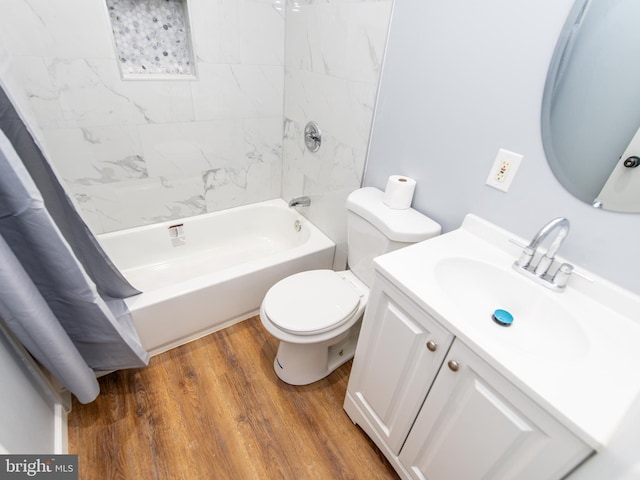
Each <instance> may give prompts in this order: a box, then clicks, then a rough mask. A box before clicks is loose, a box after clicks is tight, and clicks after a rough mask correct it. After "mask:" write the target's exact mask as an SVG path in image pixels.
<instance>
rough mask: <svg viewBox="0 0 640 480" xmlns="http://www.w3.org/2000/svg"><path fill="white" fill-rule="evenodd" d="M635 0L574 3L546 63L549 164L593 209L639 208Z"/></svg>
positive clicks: (639, 68)
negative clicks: (548, 66)
mask: <svg viewBox="0 0 640 480" xmlns="http://www.w3.org/2000/svg"><path fill="white" fill-rule="evenodd" d="M636 19H640V2H639V1H638V0H576V3H575V5H574V7H573V9H572V11H571V13H570V15H569V18H568V20H567V22H566V24H565V27H564V29H563V31H562V34H561V35H560V38H559V40H558V44H557V45H556V50H555V53H554V56H553V59H552V61H551V65H550V68H549V72H548V75H547V82H546V85H545V92H544V98H543V105H542V123H541V126H542V139H543V144H544V149H545V153H546V156H547V160H548V161H549V165H550V166H551V169H552V170H553V172H554V174H555V175H556V177H557V178H558V180H559V181H560V183H561V184H562V185H563V186H564V187H565V188H566V189H567V190H568V191H569V192H570V193H572V194H573V195H574V196H576V197H577V198H579V199H580V200H582V201H584V202H587V203H589V204H591V205H593V206H595V207H599V208H603V209H605V210H613V211H620V212H640V133H639V131H640V28H638V25H637V24H636Z"/></svg>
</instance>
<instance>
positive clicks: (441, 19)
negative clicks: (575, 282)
mask: <svg viewBox="0 0 640 480" xmlns="http://www.w3.org/2000/svg"><path fill="white" fill-rule="evenodd" d="M571 4H572V2H571V0H544V1H540V2H522V1H518V2H514V1H510V0H489V1H486V2H474V1H472V0H457V1H454V2H435V1H433V0H396V4H395V7H394V8H395V9H394V14H393V16H394V18H393V22H392V26H391V33H390V39H389V44H388V53H387V57H386V59H385V67H384V73H383V79H382V85H381V92H380V96H379V103H378V106H377V110H376V120H375V123H374V131H373V135H372V143H371V146H370V153H369V158H368V165H367V173H366V178H365V184H367V185H373V186H377V187H379V188H384V186H385V184H386V179H387V177H388V176H389V175H391V174H395V173H400V174H403V175H408V176H411V177H414V178H415V179H416V180H417V182H418V186H417V188H416V193H415V199H414V203H413V205H414V207H416V208H417V209H418V210H421V211H423V212H425V213H427V214H429V215H431V216H432V217H433V218H434V219H435V220H437V221H439V222H440V223H441V224H442V225H443V227H444V230H445V231H447V230H451V229H454V228H457V227H458V226H459V225H460V223H461V221H462V218H463V216H464V215H465V214H466V213H469V212H471V213H476V214H478V215H480V216H482V217H484V218H486V219H487V220H489V221H492V222H494V223H496V224H498V225H500V226H502V227H505V228H506V229H508V230H511V231H513V232H515V233H516V234H518V235H521V236H523V237H525V238H530V237H531V236H532V235H533V234H534V233H535V232H536V231H537V230H538V229H539V228H540V227H541V226H542V225H543V224H545V223H546V222H547V221H548V220H550V219H551V218H554V217H556V216H565V217H567V218H569V220H570V221H571V232H570V234H569V237H568V238H567V241H566V242H565V244H564V245H563V247H562V249H561V254H562V255H563V256H565V257H567V258H568V259H569V260H570V261H572V262H573V263H574V264H576V265H578V266H584V267H585V268H587V269H589V270H591V271H593V272H595V273H597V274H600V275H602V276H604V277H606V278H608V279H610V280H612V281H613V282H615V283H618V284H620V285H622V286H623V287H625V288H627V289H629V290H632V291H634V292H636V293H640V282H638V275H637V272H638V271H639V270H640V255H638V254H637V250H636V248H635V244H636V243H637V240H638V237H639V234H640V215H637V214H619V213H610V212H603V211H599V210H595V209H593V208H592V207H590V206H588V205H586V204H583V203H581V202H579V201H578V200H576V199H574V198H573V197H572V196H571V195H569V194H568V193H566V192H565V190H564V189H563V188H562V187H561V186H560V184H559V183H558V182H557V180H556V179H555V177H554V176H553V174H552V172H551V170H550V168H549V166H548V165H547V162H546V160H545V155H544V151H543V148H542V143H541V136H540V108H541V103H542V92H543V88H544V82H545V77H546V70H547V66H548V64H549V61H550V59H551V55H552V53H553V48H554V46H555V41H556V39H557V36H558V33H559V32H560V30H561V28H562V25H563V23H564V19H565V17H566V15H567V13H568V11H569V9H570V7H571ZM499 148H506V149H508V150H512V151H514V152H518V153H521V154H523V155H524V156H525V158H524V160H523V163H522V166H521V168H520V170H519V171H518V174H517V176H516V177H515V179H514V182H513V184H512V187H511V190H510V191H509V192H508V193H502V192H500V191H498V190H495V189H492V188H490V187H488V186H486V185H485V180H486V178H487V176H488V174H489V169H490V167H491V165H492V163H493V160H494V158H495V156H496V153H497V151H498V149H499Z"/></svg>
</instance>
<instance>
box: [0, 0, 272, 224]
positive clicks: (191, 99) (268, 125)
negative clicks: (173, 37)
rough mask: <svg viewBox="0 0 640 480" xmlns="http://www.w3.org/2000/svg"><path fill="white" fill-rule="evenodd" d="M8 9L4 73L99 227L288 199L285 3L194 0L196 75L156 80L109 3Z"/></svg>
mask: <svg viewBox="0 0 640 480" xmlns="http://www.w3.org/2000/svg"><path fill="white" fill-rule="evenodd" d="M2 3H3V4H2V7H1V8H2V15H0V41H1V42H2V45H3V47H4V48H3V49H2V50H0V56H2V58H0V61H1V63H2V64H4V65H9V66H8V67H6V68H4V69H3V71H4V72H5V73H6V72H10V75H11V77H12V78H13V79H14V80H15V81H12V82H11V84H12V85H16V84H20V85H21V88H22V89H24V93H26V97H27V98H28V99H29V100H28V103H29V107H30V109H31V111H32V113H33V117H34V118H36V122H37V127H39V131H41V132H42V139H43V143H44V147H45V149H46V151H47V153H48V154H49V156H50V158H51V159H52V163H53V164H54V166H55V168H56V169H57V171H58V173H59V174H60V176H61V177H62V178H63V180H64V182H65V184H66V187H67V189H68V191H69V192H70V193H71V194H72V196H73V197H74V198H75V200H76V202H77V203H78V205H79V206H80V208H81V212H82V215H83V217H84V218H85V220H86V221H87V222H88V223H89V225H90V226H91V228H92V229H93V230H94V231H95V232H96V233H101V232H109V231H114V230H119V229H123V228H128V227H132V226H137V225H144V224H149V223H154V222H159V221H164V220H168V219H175V218H180V217H184V216H190V215H197V214H200V213H204V212H208V211H214V210H220V209H224V208H229V207H233V206H237V205H242V204H247V203H252V202H256V201H261V200H266V199H270V198H276V197H280V195H281V173H282V124H283V121H282V118H283V88H284V7H283V5H282V4H281V3H280V0H218V1H215V2H212V1H209V0H189V10H190V17H191V30H192V39H193V47H194V51H195V64H196V65H195V66H196V74H197V78H196V79H192V80H184V79H180V78H178V77H176V78H175V79H173V78H162V79H157V80H156V79H153V80H144V81H141V80H123V79H122V77H121V74H120V71H119V68H118V62H119V60H118V58H117V55H116V52H115V49H114V44H113V38H112V34H111V26H110V24H109V21H108V13H107V6H106V4H105V3H104V0H92V1H87V0H65V1H64V2H51V1H50V0H3V2H2Z"/></svg>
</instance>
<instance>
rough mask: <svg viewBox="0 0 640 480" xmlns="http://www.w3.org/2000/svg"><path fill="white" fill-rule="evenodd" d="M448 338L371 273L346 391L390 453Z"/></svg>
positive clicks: (410, 419) (398, 442)
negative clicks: (371, 281)
mask: <svg viewBox="0 0 640 480" xmlns="http://www.w3.org/2000/svg"><path fill="white" fill-rule="evenodd" d="M452 341H453V336H452V335H451V334H450V333H448V332H447V331H446V330H444V329H443V328H442V327H441V326H440V325H439V324H438V323H437V322H436V321H435V320H433V319H431V318H430V317H429V316H427V314H426V313H425V312H423V311H422V310H421V309H420V308H419V307H417V306H416V305H415V304H413V303H412V302H411V301H410V300H409V299H407V298H406V297H405V296H404V295H403V294H402V293H400V292H399V291H398V290H397V289H396V288H395V287H393V286H392V285H391V284H390V283H389V282H387V281H386V280H384V279H383V278H382V277H380V276H378V277H376V280H375V282H374V287H373V289H372V292H371V295H370V297H369V305H368V306H367V311H366V314H365V318H364V321H363V324H362V330H361V332H360V339H359V341H358V347H357V350H356V354H355V358H354V362H353V367H352V370H351V375H350V379H349V385H348V387H347V391H348V398H351V399H352V400H353V402H354V403H356V404H357V406H358V409H359V410H360V411H361V412H362V414H363V415H364V416H365V417H366V419H367V421H368V422H369V423H370V424H371V425H372V427H373V428H374V429H375V430H376V432H377V433H378V434H379V435H380V437H381V438H382V439H383V440H384V442H385V444H386V446H387V447H389V449H390V450H391V451H392V452H393V453H394V454H395V455H397V454H398V452H399V451H400V447H401V446H402V443H403V442H404V440H405V438H406V436H407V434H408V433H409V429H410V428H411V424H412V423H413V420H414V419H415V417H416V415H417V414H418V411H419V410H420V406H421V405H422V402H423V401H424V398H425V397H426V395H427V392H428V391H429V387H430V386H431V384H432V383H433V379H434V378H435V376H436V373H437V371H438V369H439V367H440V365H441V364H442V360H443V359H444V357H445V355H446V353H447V350H448V349H449V346H450V345H451V342H452ZM427 343H429V345H427ZM347 411H348V410H347Z"/></svg>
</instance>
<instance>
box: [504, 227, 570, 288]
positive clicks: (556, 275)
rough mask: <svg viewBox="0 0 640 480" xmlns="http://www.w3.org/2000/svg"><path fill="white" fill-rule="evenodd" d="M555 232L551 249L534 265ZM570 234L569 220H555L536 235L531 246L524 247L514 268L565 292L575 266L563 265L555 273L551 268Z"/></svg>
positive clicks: (539, 281)
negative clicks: (546, 242) (543, 246)
mask: <svg viewBox="0 0 640 480" xmlns="http://www.w3.org/2000/svg"><path fill="white" fill-rule="evenodd" d="M553 232H556V234H555V237H554V238H553V240H552V241H551V244H550V245H549V248H548V249H547V251H546V252H545V253H544V254H542V256H540V257H539V258H538V259H537V263H535V264H534V261H535V259H536V255H537V254H538V251H539V250H540V246H541V245H542V243H543V242H544V241H545V240H546V238H547V237H548V236H550V235H551V233H553ZM568 234H569V220H567V219H566V218H564V217H558V218H554V219H553V220H551V221H550V222H549V223H547V224H546V225H545V226H544V227H542V228H541V229H540V231H539V232H538V233H536V235H535V236H534V237H533V239H532V240H531V242H529V245H527V246H526V247H524V250H522V253H521V254H520V257H519V258H518V260H516V261H515V263H514V264H513V268H515V269H516V270H517V271H519V272H520V273H523V274H525V275H527V276H528V277H530V278H533V279H534V280H536V281H537V282H538V283H541V284H543V285H544V286H546V287H549V288H552V289H555V290H563V289H564V287H565V286H566V284H567V280H568V279H569V276H570V275H571V272H572V271H573V266H572V265H570V264H568V263H563V264H562V265H560V266H559V267H558V268H557V269H556V270H555V272H553V273H552V269H551V266H552V265H553V263H554V261H555V256H556V253H558V250H559V249H560V246H561V245H562V242H564V239H565V238H566V236H567V235H568Z"/></svg>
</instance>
